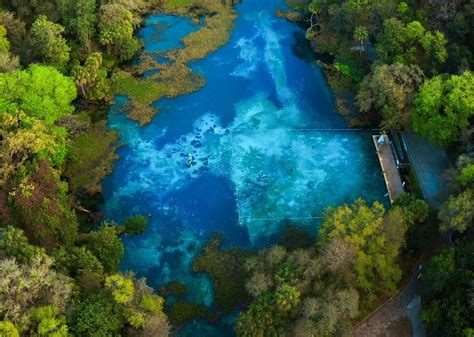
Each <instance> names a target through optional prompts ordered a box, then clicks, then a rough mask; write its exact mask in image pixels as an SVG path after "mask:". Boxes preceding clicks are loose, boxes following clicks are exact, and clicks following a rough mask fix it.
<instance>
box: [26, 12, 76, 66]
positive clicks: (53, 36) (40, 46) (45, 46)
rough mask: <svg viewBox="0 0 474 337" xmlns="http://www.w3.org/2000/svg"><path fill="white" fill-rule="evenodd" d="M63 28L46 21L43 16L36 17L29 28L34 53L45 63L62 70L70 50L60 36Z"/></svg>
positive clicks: (67, 60)
mask: <svg viewBox="0 0 474 337" xmlns="http://www.w3.org/2000/svg"><path fill="white" fill-rule="evenodd" d="M63 33H64V27H62V26H61V25H59V24H57V23H54V22H51V21H48V18H47V17H46V16H44V15H40V16H38V18H37V19H36V21H35V22H34V23H33V25H32V26H31V37H32V40H33V44H34V48H35V52H36V53H37V54H38V56H39V57H40V58H41V59H42V60H43V61H44V62H46V63H48V64H50V65H52V66H54V67H56V68H58V69H64V67H65V65H66V64H67V63H68V62H69V52H70V50H71V49H70V48H69V47H68V45H67V42H66V39H64V37H63V36H62V34H63Z"/></svg>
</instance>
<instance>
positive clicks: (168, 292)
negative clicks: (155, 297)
mask: <svg viewBox="0 0 474 337" xmlns="http://www.w3.org/2000/svg"><path fill="white" fill-rule="evenodd" d="M187 292H188V290H187V289H186V286H185V285H184V284H181V283H179V282H178V281H175V280H172V281H170V282H168V283H167V284H165V285H164V286H161V288H160V293H161V294H162V295H163V296H165V297H167V296H177V297H180V296H184V295H186V293H187Z"/></svg>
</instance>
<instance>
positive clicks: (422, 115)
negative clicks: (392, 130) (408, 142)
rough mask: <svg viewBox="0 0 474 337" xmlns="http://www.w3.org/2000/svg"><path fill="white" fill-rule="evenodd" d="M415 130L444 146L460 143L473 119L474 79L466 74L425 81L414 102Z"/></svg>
mask: <svg viewBox="0 0 474 337" xmlns="http://www.w3.org/2000/svg"><path fill="white" fill-rule="evenodd" d="M414 105H415V110H414V113H413V120H412V124H413V129H414V130H415V131H416V132H418V133H420V134H423V135H426V136H427V137H428V139H429V140H430V141H431V142H433V143H435V144H439V145H442V146H447V145H449V144H450V143H452V142H453V141H455V140H456V139H458V137H459V135H460V133H461V131H462V130H464V129H466V128H467V127H469V120H470V118H472V116H474V75H473V74H472V73H471V72H469V71H467V72H464V73H463V74H462V75H451V76H450V77H449V78H444V77H442V76H436V77H434V78H432V79H430V80H428V81H426V82H425V83H424V84H423V85H422V86H421V89H420V92H419V94H418V95H417V96H416V98H415V100H414Z"/></svg>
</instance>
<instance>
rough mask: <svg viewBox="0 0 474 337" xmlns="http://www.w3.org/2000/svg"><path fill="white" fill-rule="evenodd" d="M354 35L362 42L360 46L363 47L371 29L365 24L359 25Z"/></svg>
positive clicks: (355, 38)
mask: <svg viewBox="0 0 474 337" xmlns="http://www.w3.org/2000/svg"><path fill="white" fill-rule="evenodd" d="M353 37H354V40H356V41H357V42H359V43H360V47H361V48H363V46H364V42H365V41H366V40H367V39H368V38H369V31H368V30H367V28H365V27H364V26H357V27H356V29H355V30H354V35H353Z"/></svg>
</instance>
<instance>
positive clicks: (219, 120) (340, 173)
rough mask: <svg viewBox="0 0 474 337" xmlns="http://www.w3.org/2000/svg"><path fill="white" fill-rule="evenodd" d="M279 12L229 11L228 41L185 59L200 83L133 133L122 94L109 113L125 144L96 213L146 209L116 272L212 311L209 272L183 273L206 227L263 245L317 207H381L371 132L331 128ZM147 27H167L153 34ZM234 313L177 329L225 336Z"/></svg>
mask: <svg viewBox="0 0 474 337" xmlns="http://www.w3.org/2000/svg"><path fill="white" fill-rule="evenodd" d="M281 7H283V4H282V1H281V0H266V1H261V0H246V1H244V2H243V4H241V5H239V6H237V10H238V12H239V18H238V20H237V22H236V26H235V30H234V32H233V34H232V37H231V39H230V41H229V43H228V44H227V45H226V46H224V47H223V48H221V49H220V50H218V51H217V52H215V53H213V54H211V55H209V56H208V57H207V58H205V59H204V60H201V61H198V62H195V63H193V64H192V67H193V69H195V70H196V71H198V72H200V73H202V74H203V75H204V76H205V78H206V80H207V84H206V86H205V87H204V88H203V89H202V90H200V91H198V92H196V93H193V94H190V95H185V96H181V97H177V98H174V99H171V100H168V99H162V100H160V101H158V102H155V103H154V106H155V107H157V108H159V111H160V112H159V114H158V115H157V116H156V117H155V118H154V119H153V121H152V123H151V124H149V125H147V126H146V127H144V128H140V127H139V126H138V125H137V123H135V122H133V121H131V120H129V119H127V118H126V117H125V115H124V114H123V113H122V110H123V109H122V107H123V104H124V103H125V102H126V101H127V98H126V97H117V98H116V104H115V105H114V106H113V107H112V109H111V112H110V115H109V118H110V127H111V128H114V129H117V130H118V131H119V132H120V133H121V135H122V141H123V142H124V143H125V144H127V146H125V147H123V148H121V149H120V151H119V154H120V157H121V159H120V160H119V161H118V162H117V165H116V167H115V169H114V172H113V174H112V175H111V176H110V177H108V178H107V179H106V180H105V181H104V183H103V187H104V197H105V200H106V202H105V204H104V211H105V212H106V214H107V216H108V218H109V219H113V220H115V221H119V222H120V221H123V220H124V219H126V218H127V217H129V216H130V215H133V214H136V213H141V214H144V215H147V214H150V215H151V219H150V226H149V228H148V230H147V231H146V233H144V234H142V235H140V236H137V237H133V238H125V245H126V253H125V258H124V260H123V263H122V269H123V270H134V271H135V272H136V273H137V274H138V276H145V277H147V279H148V281H149V283H150V284H151V285H152V286H154V287H155V288H159V286H160V285H162V284H164V283H167V282H168V281H170V280H178V281H180V282H182V283H184V284H186V286H187V287H188V289H189V294H188V299H189V300H193V301H198V302H200V303H204V304H205V305H208V306H210V307H212V298H213V296H212V287H211V283H210V280H209V278H208V277H207V276H206V275H204V274H194V273H192V271H191V263H192V260H193V258H194V257H195V256H196V254H197V253H198V252H199V249H200V247H202V245H203V244H204V243H205V242H206V239H207V238H208V236H209V235H210V233H212V232H215V231H222V232H224V234H225V235H226V237H227V239H228V240H227V242H226V245H227V246H229V247H232V246H239V247H247V248H252V247H261V246H265V245H268V244H271V243H272V242H275V240H276V237H277V235H278V232H279V230H280V229H281V227H282V225H283V224H284V223H288V221H290V222H291V223H293V224H297V225H300V226H301V227H303V228H306V229H308V230H310V231H311V232H313V233H315V232H316V230H317V228H318V226H319V225H320V222H321V219H320V218H319V217H320V215H321V211H322V210H323V209H324V208H326V207H327V206H330V205H338V204H341V203H343V202H351V201H353V200H355V199H356V198H358V197H364V198H365V199H366V200H368V201H369V202H373V201H375V200H381V201H384V202H386V198H385V197H384V195H385V193H386V189H385V185H384V181H383V177H382V175H381V171H380V167H379V164H378V162H377V158H376V155H375V151H374V148H373V145H372V139H371V134H370V132H365V131H348V130H346V131H337V130H334V129H345V128H346V125H345V124H344V121H343V119H342V118H341V117H340V116H339V115H338V114H337V112H336V110H335V104H334V98H333V94H332V92H331V91H330V89H329V87H328V85H327V83H326V82H325V80H324V78H323V76H322V73H321V70H320V68H319V67H318V66H317V65H316V64H315V62H314V61H315V60H314V59H312V56H311V55H312V53H311V51H310V50H309V47H308V45H307V43H306V41H305V39H304V31H303V30H302V29H301V28H299V27H298V26H297V25H295V24H293V23H290V22H287V21H285V20H283V19H279V18H277V17H276V16H275V15H274V13H275V10H276V9H277V8H281ZM157 23H164V24H165V25H167V26H163V25H161V27H168V28H164V29H163V28H160V36H157V29H156V28H157V26H156V24H157ZM150 25H152V26H153V27H150ZM196 27H197V26H195V25H193V24H191V22H190V20H189V19H183V18H175V17H169V16H153V17H151V18H150V19H149V20H148V21H147V26H146V27H145V28H143V30H142V31H141V33H140V37H141V38H142V39H143V41H144V43H145V46H146V49H147V50H150V51H159V50H166V49H170V48H174V47H176V46H179V44H180V41H179V39H180V38H182V37H183V36H185V35H186V34H188V33H189V32H191V31H193V30H194V29H196ZM328 129H330V130H328ZM189 154H192V157H193V163H192V166H191V167H189V166H188V165H187V160H188V156H189ZM234 318H235V315H229V316H226V317H224V318H223V319H222V320H221V322H220V323H219V324H217V325H214V326H211V325H208V324H206V323H204V322H196V323H191V324H189V325H187V326H186V327H185V328H184V329H183V330H182V331H181V333H180V335H181V336H190V335H193V336H231V335H232V324H233V319H234Z"/></svg>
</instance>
